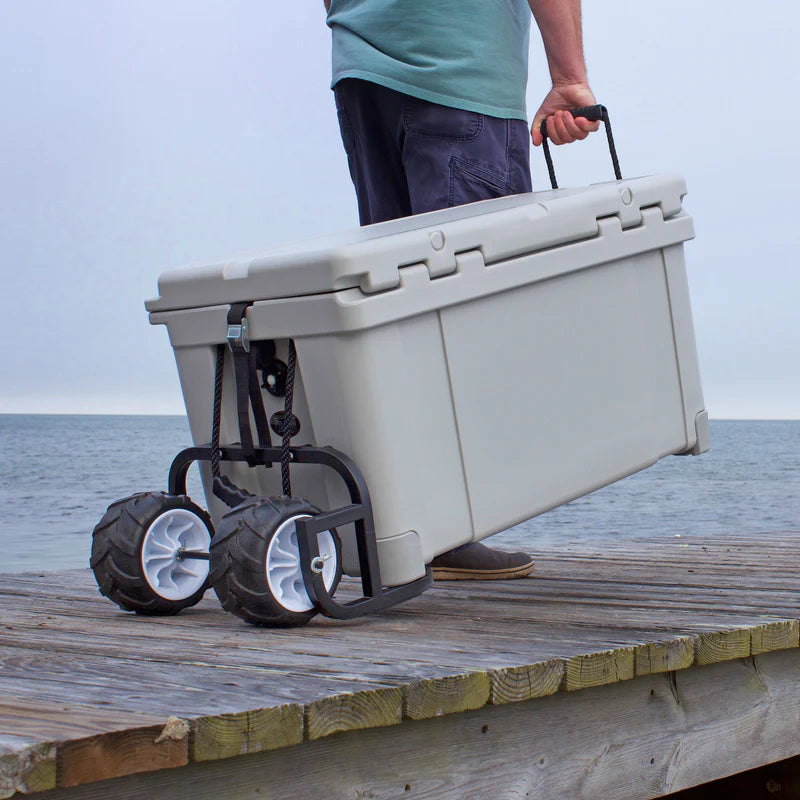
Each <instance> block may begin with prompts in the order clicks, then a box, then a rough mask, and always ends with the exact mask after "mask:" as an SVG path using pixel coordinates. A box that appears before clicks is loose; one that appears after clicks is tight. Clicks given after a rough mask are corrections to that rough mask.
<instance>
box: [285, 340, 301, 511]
mask: <svg viewBox="0 0 800 800" xmlns="http://www.w3.org/2000/svg"><path fill="white" fill-rule="evenodd" d="M296 364H297V351H296V349H295V346H294V339H289V353H288V357H287V359H286V397H285V398H284V402H283V433H282V435H281V489H282V490H283V493H284V495H285V496H286V497H291V496H292V479H291V475H290V473H289V464H290V463H291V460H292V451H291V441H292V435H293V429H294V417H293V414H292V403H293V401H294V371H295V365H296Z"/></svg>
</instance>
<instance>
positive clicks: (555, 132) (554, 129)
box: [547, 111, 564, 144]
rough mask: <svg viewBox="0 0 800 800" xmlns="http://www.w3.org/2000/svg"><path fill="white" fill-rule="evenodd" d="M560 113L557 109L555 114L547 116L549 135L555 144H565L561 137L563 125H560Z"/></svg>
mask: <svg viewBox="0 0 800 800" xmlns="http://www.w3.org/2000/svg"><path fill="white" fill-rule="evenodd" d="M560 113H561V112H559V111H556V113H555V114H553V115H552V116H551V117H548V118H547V136H548V137H549V139H550V141H551V142H552V143H553V144H564V141H563V139H562V138H561V132H562V130H563V126H561V127H559V119H558V115H559V114H560Z"/></svg>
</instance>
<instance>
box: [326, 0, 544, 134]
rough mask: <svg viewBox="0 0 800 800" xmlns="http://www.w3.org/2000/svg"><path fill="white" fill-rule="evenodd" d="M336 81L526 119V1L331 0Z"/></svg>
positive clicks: (527, 16) (332, 84) (329, 14)
mask: <svg viewBox="0 0 800 800" xmlns="http://www.w3.org/2000/svg"><path fill="white" fill-rule="evenodd" d="M328 25H329V26H330V28H331V31H332V34H333V81H332V83H331V86H335V85H336V83H337V82H338V81H340V80H341V79H342V78H362V79H363V80H367V81H372V82H373V83H378V84H381V85H382V86H387V87H388V88H390V89H395V90H397V91H399V92H404V93H405V94H409V95H411V96H413V97H418V98H421V99H422V100H430V101H431V102H434V103H441V104H442V105H448V106H452V107H454V108H462V109H465V110H467V111H477V112H480V113H483V114H488V115H489V116H492V117H504V118H509V119H523V120H524V119H526V115H525V88H526V86H527V82H528V40H529V38H530V27H531V11H530V7H529V6H528V2H527V0H332V2H331V8H330V11H329V12H328Z"/></svg>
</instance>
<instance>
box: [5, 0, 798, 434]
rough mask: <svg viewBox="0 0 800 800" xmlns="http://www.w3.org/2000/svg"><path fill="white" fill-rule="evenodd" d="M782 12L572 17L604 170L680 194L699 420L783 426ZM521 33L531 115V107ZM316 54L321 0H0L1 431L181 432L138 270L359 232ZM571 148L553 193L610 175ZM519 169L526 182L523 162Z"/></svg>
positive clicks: (788, 311) (789, 80) (786, 235)
mask: <svg viewBox="0 0 800 800" xmlns="http://www.w3.org/2000/svg"><path fill="white" fill-rule="evenodd" d="M408 2H423V0H408ZM798 16H800V12H798V10H797V7H796V5H795V4H794V3H790V2H788V0H773V2H770V3H765V4H762V5H761V6H756V5H754V4H753V3H751V2H747V3H746V2H744V0H728V1H727V2H721V1H719V0H707V1H706V2H697V0H673V1H672V2H670V3H645V2H624V0H587V2H586V4H585V8H584V29H585V34H584V35H585V44H586V53H587V60H588V64H589V71H590V76H591V80H592V85H593V88H594V90H595V94H596V95H597V97H598V100H600V101H601V102H603V103H605V104H606V105H607V106H608V107H609V109H610V111H611V118H612V121H613V123H614V132H615V137H616V141H617V147H618V150H619V155H620V161H621V164H622V170H623V174H624V175H626V176H629V177H632V176H636V175H644V174H652V173H657V172H667V171H669V172H673V171H678V172H681V173H683V174H684V175H685V176H686V179H687V181H688V186H689V195H688V197H687V199H686V209H687V210H688V211H689V212H690V213H691V214H692V215H693V216H694V218H695V227H696V232H697V238H696V240H695V241H693V242H691V243H689V244H688V245H687V247H686V254H687V263H688V267H689V278H690V287H691V292H692V302H693V306H694V315H695V327H696V333H697V340H698V349H699V355H700V364H701V370H702V377H703V383H704V390H705V395H706V403H707V407H708V409H709V411H710V413H711V415H712V417H715V418H793V419H800V368H798V364H799V363H800V310H799V308H798V307H799V306H800V265H798V253H799V252H800V246H799V245H800V234H799V233H798V231H799V230H800V224H798V221H797V209H798V206H799V205H800V203H798V198H797V196H796V193H797V192H798V191H800V181H798V178H799V177H800V175H798V172H799V171H798V155H797V152H796V150H797V142H796V139H797V130H798V108H800V103H798V98H797V89H796V79H797V75H798V74H800V57H799V56H798V47H797V43H796V33H797V28H798V26H797V22H798ZM534 34H535V27H534ZM532 39H533V42H532V46H531V80H530V83H529V90H528V106H529V115H530V114H532V113H533V112H534V111H535V110H536V108H537V107H538V105H539V102H540V101H541V98H542V97H543V96H544V94H545V93H546V91H547V89H548V88H549V84H548V76H547V72H546V66H545V63H544V58H543V54H542V50H541V45H540V43H539V40H538V36H536V35H534V36H533V37H532ZM329 48H330V42H329V31H328V29H327V28H326V26H325V23H324V13H323V8H322V0H313V1H312V0H309V1H308V2H306V0H292V2H276V0H267V1H266V2H265V1H264V0H124V1H123V0H71V2H63V0H2V20H0V101H1V102H2V118H0V259H2V260H1V261H0V264H1V268H2V290H0V319H2V323H0V324H2V338H3V341H4V344H5V346H4V347H3V348H2V351H0V412H71V413H96V412H99V413H183V405H182V400H181V396H180V391H179V385H178V380H177V375H176V371H175V366H174V362H173V360H172V351H171V348H170V346H169V342H168V339H167V334H166V330H165V329H164V328H163V327H151V326H150V325H149V323H148V320H147V315H146V313H145V311H144V307H143V301H144V300H145V299H146V298H148V297H151V296H154V295H155V294H156V281H157V278H158V275H159V274H160V273H161V272H162V271H163V270H164V269H166V268H168V267H171V266H177V265H180V264H183V263H186V262H189V261H196V260H210V259H213V258H217V257H220V256H225V255H229V254H231V253H234V252H238V251H241V250H248V249H254V248H258V247H262V246H267V245H270V244H274V243H276V242H280V241H285V240H290V239H297V238H303V237H306V236H310V235H316V234H319V233H324V232H329V231H335V230H339V229H342V228H347V227H352V226H354V225H356V224H357V217H356V206H355V200H354V196H353V192H352V186H351V184H350V180H349V176H348V174H347V170H346V164H345V158H344V152H343V150H342V146H341V143H340V140H339V134H338V127H337V124H336V115H335V111H334V107H333V96H332V93H331V92H330V90H329V80H330V50H329ZM593 138H594V141H591V139H590V140H589V141H587V142H584V143H580V144H577V145H573V146H570V147H569V148H559V149H557V151H556V153H555V156H556V158H557V166H558V167H559V179H560V183H561V184H562V185H565V186H566V185H580V184H586V183H589V182H592V181H596V180H604V179H606V178H608V177H611V175H610V164H609V159H608V156H607V153H606V152H605V150H604V140H603V138H601V137H600V136H598V137H593ZM533 171H534V184H535V186H538V187H539V188H545V186H546V170H545V168H544V163H543V160H542V158H541V154H540V153H539V152H538V151H536V152H535V153H534V156H533Z"/></svg>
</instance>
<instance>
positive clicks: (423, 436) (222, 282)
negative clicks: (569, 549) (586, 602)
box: [148, 176, 708, 585]
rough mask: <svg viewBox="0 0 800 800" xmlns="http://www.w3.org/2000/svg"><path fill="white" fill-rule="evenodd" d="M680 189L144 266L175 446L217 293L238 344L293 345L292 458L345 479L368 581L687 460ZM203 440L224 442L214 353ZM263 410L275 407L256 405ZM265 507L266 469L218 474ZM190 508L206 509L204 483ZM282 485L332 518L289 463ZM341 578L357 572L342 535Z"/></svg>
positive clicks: (227, 436)
mask: <svg viewBox="0 0 800 800" xmlns="http://www.w3.org/2000/svg"><path fill="white" fill-rule="evenodd" d="M684 193H685V187H684V185H683V181H682V180H681V179H680V178H676V177H669V176H666V177H664V176H656V177H649V178H640V179H633V180H626V181H618V182H614V183H609V184H599V185H596V186H590V187H586V188H583V189H578V190H575V189H572V190H570V189H567V190H557V191H551V192H539V193H532V194H528V195H519V196H516V197H514V198H502V199H500V200H490V201H485V202H482V203H476V204H472V205H470V206H464V207H462V208H460V209H450V210H447V211H442V212H433V213H431V214H425V215H420V216H418V217H412V218H408V219H406V220H396V221H394V222H391V223H382V224H380V225H373V226H368V227H367V228H362V229H359V230H357V231H352V232H348V233H345V234H340V235H338V236H336V237H326V238H323V239H319V240H311V241H310V242H307V243H301V244H298V245H294V246H288V247H284V248H281V249H280V250H273V251H267V252H265V253H257V254H248V255H246V256H240V257H237V258H235V259H231V260H229V261H226V262H221V263H217V264H209V265H199V266H193V267H188V268H184V269H182V270H176V271H172V272H169V273H165V275H163V276H162V278H161V281H160V283H159V289H160V291H161V296H160V297H159V298H157V299H156V300H153V301H150V302H149V303H148V308H149V310H150V311H151V320H152V321H153V322H154V323H165V324H166V325H167V327H168V330H169V335H170V340H171V343H172V345H173V348H174V352H175V357H176V362H177V365H178V372H179V376H180V380H181V387H182V390H183V395H184V399H185V402H186V409H187V414H188V416H189V422H190V426H191V431H192V436H193V439H194V441H195V443H196V444H204V443H207V442H208V441H209V440H210V435H211V421H212V398H213V388H214V364H215V357H216V355H215V354H216V346H217V344H219V343H220V342H224V341H225V333H226V320H227V313H228V309H229V307H230V304H231V303H232V302H237V301H251V302H252V305H251V306H250V307H249V308H248V310H247V319H248V323H249V328H250V338H251V340H253V341H258V340H271V341H274V342H275V343H276V347H277V353H278V357H279V358H283V359H284V360H285V359H286V350H287V346H288V341H289V339H293V340H294V341H295V345H296V349H297V369H298V373H297V378H296V385H295V401H294V413H295V414H296V415H297V416H298V418H299V419H300V422H301V430H300V432H299V434H298V435H297V437H295V439H293V440H292V444H293V445H294V446H297V445H303V444H315V445H319V446H324V445H331V446H333V447H335V448H336V449H338V450H340V451H342V452H344V453H345V454H347V455H348V456H349V457H350V458H352V459H353V460H354V461H355V463H356V464H357V465H358V467H359V468H360V470H361V471H362V472H363V474H364V476H365V478H366V481H367V484H368V487H369V492H370V495H371V498H372V504H373V510H374V516H375V527H376V534H377V538H378V548H379V556H380V566H381V573H382V577H383V580H384V583H385V584H386V585H399V584H402V583H407V582H409V581H411V580H414V579H415V578H418V577H420V576H421V575H422V574H424V567H425V564H426V563H428V562H429V561H430V560H431V559H432V558H433V557H434V556H435V555H437V554H439V553H442V552H445V551H447V550H450V549H452V548H453V547H456V546H458V545H460V544H464V543H467V542H470V541H478V540H481V539H483V538H485V537H487V536H489V535H491V534H493V533H496V532H498V531H501V530H504V529H506V528H508V527H510V526H512V525H514V524H516V523H518V522H521V521H523V520H525V519H529V518H530V517H533V516H536V515H537V514H541V513H543V512H545V511H547V510H549V509H551V508H554V507H556V506H559V505H561V504H563V503H566V502H568V501H570V500H572V499H575V498H577V497H580V496H582V495H584V494H587V493H589V492H591V491H593V490H595V489H597V488H600V487H602V486H605V485H607V484H609V483H612V482H614V481H616V480H618V479H620V478H622V477H624V476H626V475H630V474H631V473H633V472H636V471H638V470H640V469H643V468H644V467H647V466H648V465H651V464H653V463H654V462H655V461H657V460H658V459H660V458H662V457H664V456H666V455H670V454H676V453H685V452H692V453H695V454H697V453H700V452H702V451H704V450H705V449H707V448H708V429H707V417H706V414H705V411H704V404H703V397H702V391H701V387H700V378H699V372H698V365H697V356H696V348H695V342H694V333H693V326H692V317H691V309H690V305H689V293H688V284H687V278H686V269H685V265H684V259H683V242H684V241H686V240H688V239H690V238H691V237H692V235H693V231H692V223H691V219H690V218H689V217H688V216H687V215H686V214H684V213H683V211H682V209H681V200H682V197H683V194H684ZM224 385H225V387H226V390H225V393H224V395H223V413H222V427H221V441H222V442H223V443H233V442H235V441H238V439H239V428H238V419H237V413H236V403H235V396H234V392H233V388H232V387H233V385H234V381H233V375H232V366H231V360H230V359H228V361H227V362H226V374H225V382H224ZM263 397H264V403H265V406H266V408H267V413H268V414H269V415H271V414H272V413H274V412H275V411H278V410H281V409H282V408H283V400H282V399H280V398H277V397H273V396H271V395H270V394H269V393H267V392H266V391H265V392H263ZM223 472H224V473H225V474H227V475H228V477H230V478H231V480H233V481H234V482H235V483H237V484H238V485H240V486H242V487H244V488H247V489H249V490H250V491H252V492H254V493H257V494H259V495H264V496H269V495H276V494H280V491H281V489H280V487H281V483H280V470H279V469H278V468H277V466H274V467H271V468H265V467H255V468H248V467H247V466H245V465H243V464H227V463H226V464H223ZM204 482H205V488H206V496H207V500H208V504H209V510H210V511H211V514H212V517H213V518H214V519H215V520H218V519H219V517H220V515H221V514H222V513H223V512H224V511H225V510H226V507H225V506H223V505H222V504H221V503H220V502H219V501H218V500H217V499H216V498H215V497H214V496H213V495H212V494H211V492H210V481H209V476H208V474H206V475H204ZM292 483H293V489H294V494H295V495H297V496H302V497H306V498H308V499H309V500H311V501H312V502H313V503H314V504H315V505H317V506H319V507H320V508H326V509H329V508H334V507H338V506H341V505H346V504H347V503H348V502H349V500H348V496H347V493H346V491H345V489H344V486H343V484H342V483H341V481H340V479H339V478H338V477H337V476H336V475H334V474H333V473H331V472H329V471H325V470H324V469H323V468H322V467H316V466H300V465H297V466H295V467H293V468H292ZM339 533H340V535H342V536H343V542H344V562H345V563H344V566H345V571H346V572H348V573H349V574H357V571H358V559H357V557H356V554H355V552H354V548H353V546H352V536H349V535H348V531H346V530H345V531H339Z"/></svg>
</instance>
